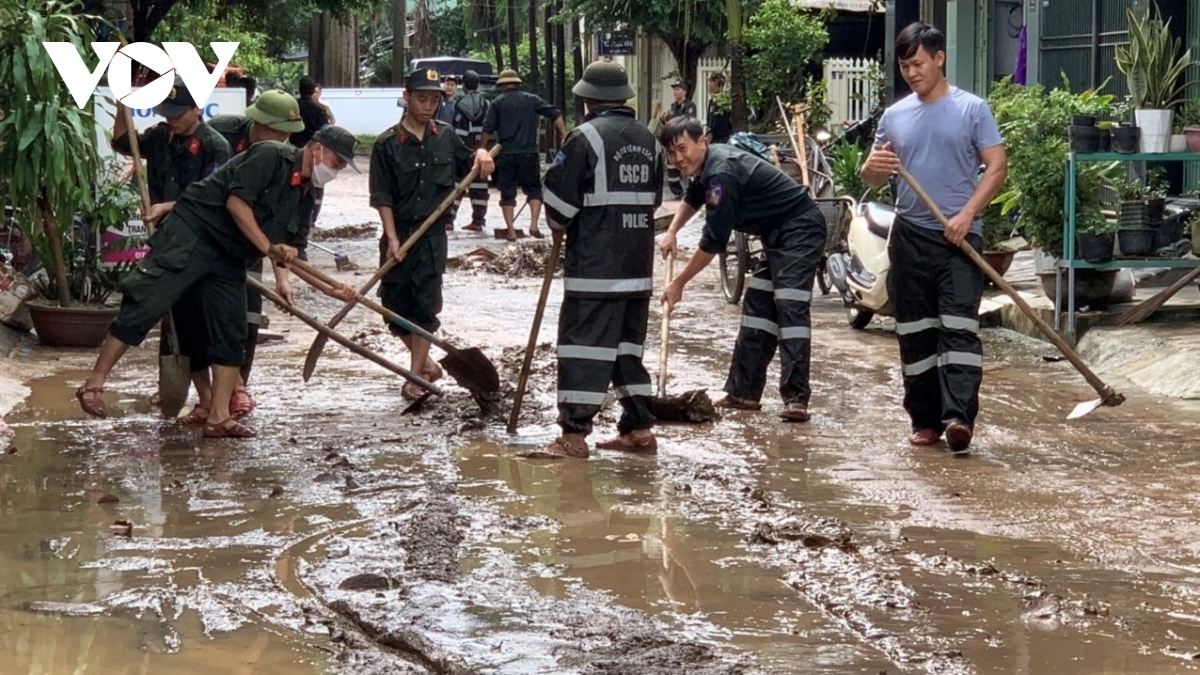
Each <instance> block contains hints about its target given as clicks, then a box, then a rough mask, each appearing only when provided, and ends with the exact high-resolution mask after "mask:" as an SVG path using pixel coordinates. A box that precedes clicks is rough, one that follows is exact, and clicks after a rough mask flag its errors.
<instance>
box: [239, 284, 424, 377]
mask: <svg viewBox="0 0 1200 675" xmlns="http://www.w3.org/2000/svg"><path fill="white" fill-rule="evenodd" d="M246 285H248V286H249V287H250V288H253V289H254V290H255V291H256V292H258V293H260V294H262V296H263V297H264V298H266V299H268V300H270V301H271V302H273V303H275V304H276V305H278V306H279V307H280V308H281V309H283V311H285V312H287V313H288V314H291V315H292V316H294V317H296V318H297V319H300V320H301V321H303V322H304V323H306V324H308V325H309V326H311V327H312V328H313V330H315V331H317V332H318V333H321V334H322V335H324V336H325V337H327V338H329V339H331V340H333V341H334V342H336V343H338V344H340V345H342V346H343V347H345V348H346V349H349V350H350V351H352V352H354V353H355V354H358V355H359V356H361V357H363V358H365V359H367V360H368V361H373V362H374V363H377V364H379V365H381V366H383V367H384V368H387V369H388V370H390V371H392V372H393V373H395V374H397V375H399V376H400V377H403V378H404V379H406V380H408V381H409V382H412V383H413V384H415V385H417V386H418V387H421V388H422V389H424V390H425V391H428V392H429V393H431V394H433V395H434V396H442V395H443V394H442V389H441V387H438V386H437V385H436V384H433V383H431V382H427V381H426V380H425V379H423V378H421V377H420V376H418V375H416V374H415V373H413V372H412V371H410V370H408V369H407V368H404V367H403V366H400V365H398V364H396V363H393V362H391V361H389V360H388V359H385V358H384V357H382V356H380V355H379V354H376V353H375V352H373V351H371V350H370V349H367V348H366V347H364V346H362V345H360V344H358V343H357V342H355V341H353V340H351V339H350V338H348V337H346V336H344V335H342V334H341V333H339V332H337V331H335V330H333V329H332V328H330V327H329V326H326V325H325V324H323V323H321V322H320V321H318V320H317V319H316V318H315V317H313V316H312V315H310V314H308V313H307V312H304V311H302V310H301V309H299V308H298V307H296V306H295V305H292V304H291V303H289V302H288V301H287V300H284V299H283V298H282V297H280V296H279V295H277V294H276V293H275V291H272V290H271V289H270V288H267V286H266V285H265V284H263V282H261V281H259V280H258V279H255V278H254V277H252V276H249V275H247V276H246Z"/></svg>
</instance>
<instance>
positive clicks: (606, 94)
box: [571, 61, 633, 102]
mask: <svg viewBox="0 0 1200 675" xmlns="http://www.w3.org/2000/svg"><path fill="white" fill-rule="evenodd" d="M571 93H572V94H575V95H576V96H582V97H583V98H590V99H592V100H593V101H606V102H608V101H622V102H624V101H628V100H629V99H631V98H633V87H630V86H629V76H628V75H626V74H625V69H624V68H622V67H621V65H620V64H617V63H613V62H612V61H596V62H595V63H593V64H591V65H590V66H588V67H587V68H586V69H585V70H584V71H583V77H582V78H581V79H580V80H579V81H578V82H576V83H575V86H574V87H572V88H571Z"/></svg>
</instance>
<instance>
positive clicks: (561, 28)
mask: <svg viewBox="0 0 1200 675" xmlns="http://www.w3.org/2000/svg"><path fill="white" fill-rule="evenodd" d="M554 7H555V12H554V13H555V15H556V16H557V15H561V14H562V12H563V0H557V2H555V3H554ZM554 31H555V33H554V45H555V46H554V49H555V54H554V58H555V70H554V75H555V77H556V78H557V81H556V82H555V83H554V86H555V95H554V98H555V101H557V105H558V106H559V109H560V110H562V113H563V115H566V114H567V27H566V26H565V25H563V24H561V23H560V24H557V25H556V26H555V27H554ZM563 140H565V139H559V142H560V143H561V142H562V141H563Z"/></svg>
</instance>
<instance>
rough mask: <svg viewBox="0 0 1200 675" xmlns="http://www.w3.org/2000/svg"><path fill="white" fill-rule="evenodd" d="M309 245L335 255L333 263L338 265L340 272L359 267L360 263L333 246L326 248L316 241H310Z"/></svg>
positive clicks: (350, 270) (351, 270)
mask: <svg viewBox="0 0 1200 675" xmlns="http://www.w3.org/2000/svg"><path fill="white" fill-rule="evenodd" d="M308 245H309V246H312V247H314V248H319V249H321V250H322V251H325V252H326V253H328V254H329V255H331V256H333V264H334V265H336V266H337V271H339V272H353V271H355V270H357V269H358V265H355V264H354V262H353V261H352V260H350V257H349V256H347V255H346V254H345V253H342V252H341V251H335V250H333V249H331V248H326V247H324V246H322V245H320V244H318V243H316V242H315V241H310V242H308Z"/></svg>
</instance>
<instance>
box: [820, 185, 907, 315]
mask: <svg viewBox="0 0 1200 675" xmlns="http://www.w3.org/2000/svg"><path fill="white" fill-rule="evenodd" d="M853 213H854V216H853V218H852V219H851V220H850V227H849V228H848V229H847V231H846V247H845V249H843V250H839V251H836V252H833V253H830V254H829V256H828V257H827V258H826V260H825V273H826V274H827V275H828V277H829V281H830V283H832V284H833V287H834V288H836V289H837V291H838V294H839V295H841V297H842V302H844V303H845V305H846V319H847V320H848V321H849V322H850V327H851V328H855V329H858V330H861V329H863V328H866V327H867V325H868V324H870V323H871V319H872V318H874V317H875V315H880V316H892V314H893V313H894V310H893V308H892V299H891V297H889V295H888V272H889V271H890V270H891V267H892V261H891V259H890V258H889V257H888V240H889V239H890V238H891V235H892V224H893V222H895V219H896V211H895V208H894V207H892V206H890V205H888V204H880V203H878V202H864V203H860V204H856V205H855V206H854V212H853Z"/></svg>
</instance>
